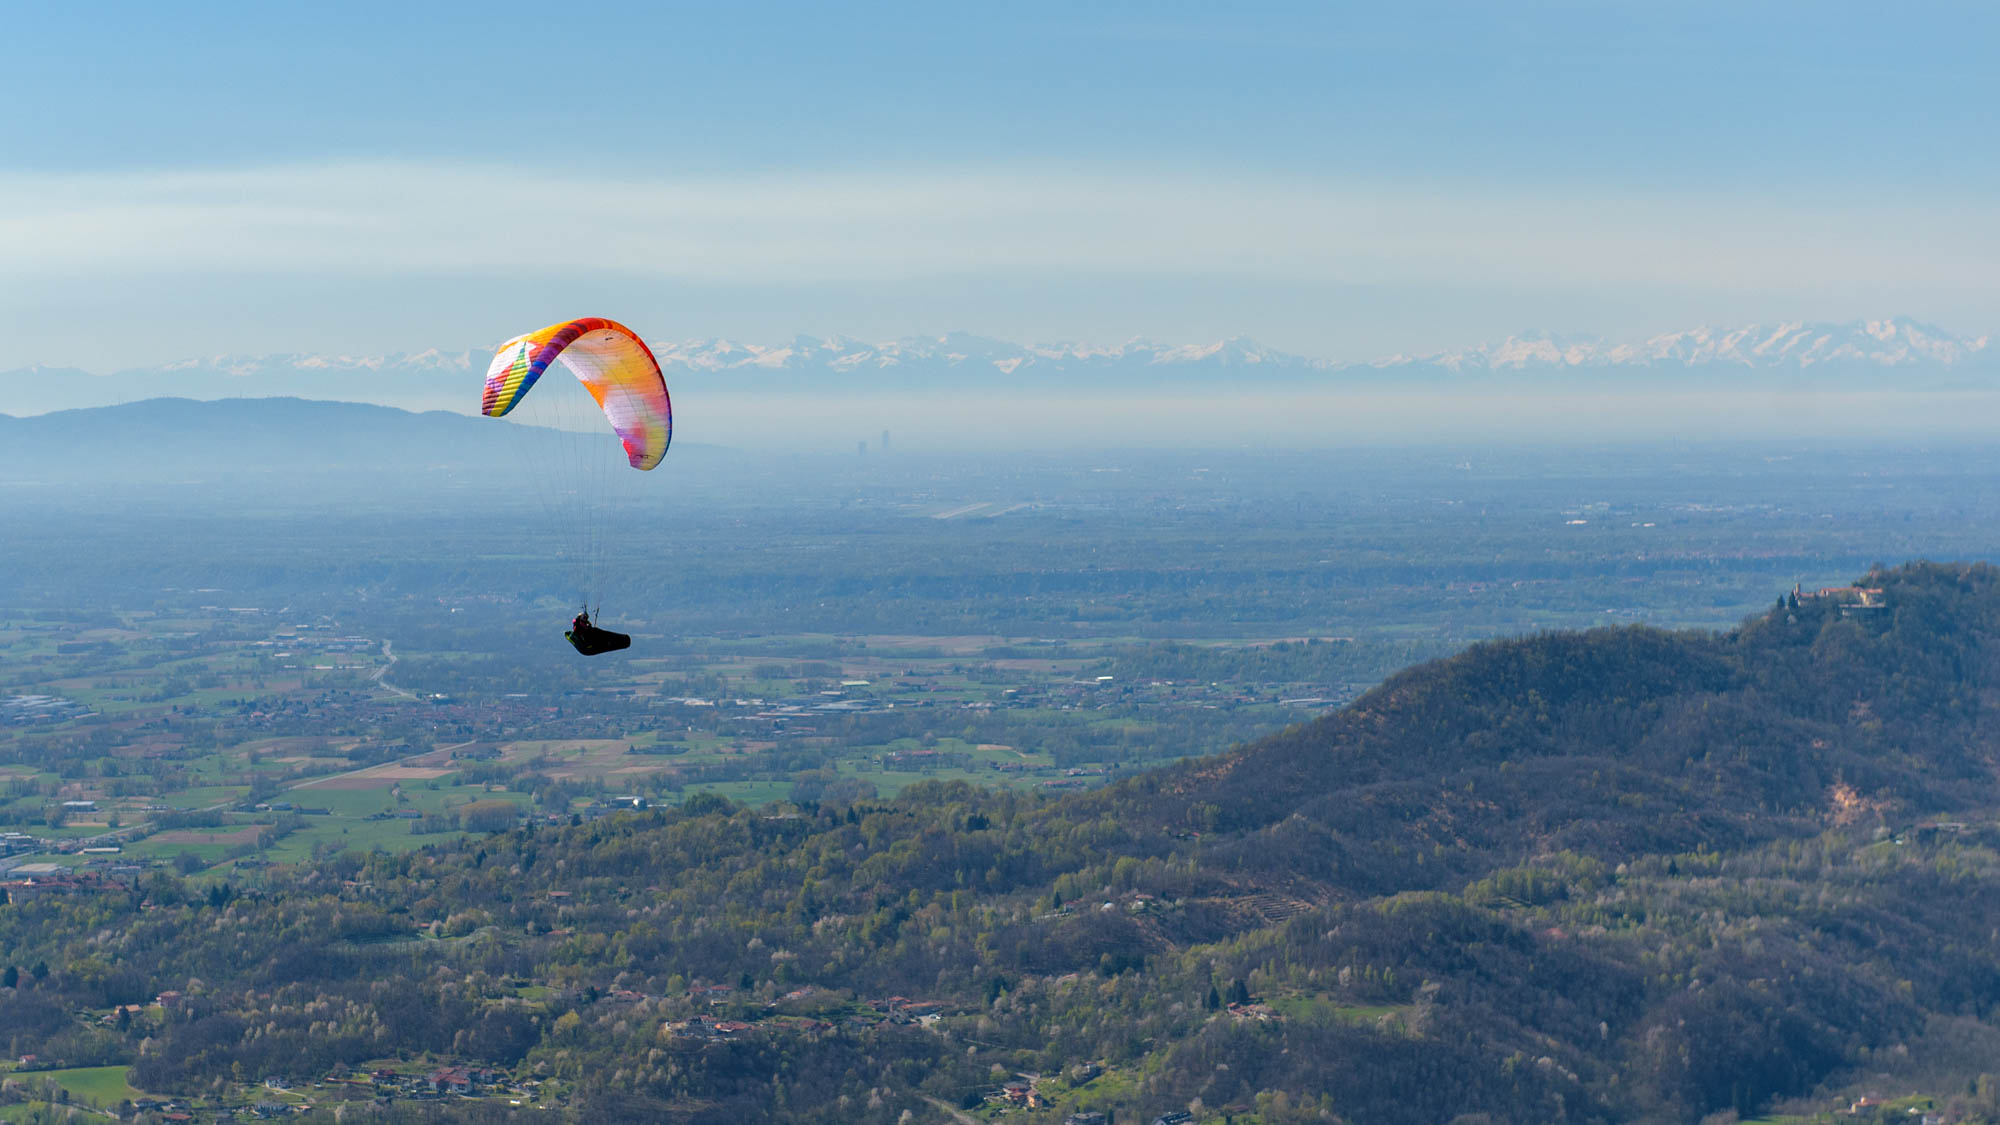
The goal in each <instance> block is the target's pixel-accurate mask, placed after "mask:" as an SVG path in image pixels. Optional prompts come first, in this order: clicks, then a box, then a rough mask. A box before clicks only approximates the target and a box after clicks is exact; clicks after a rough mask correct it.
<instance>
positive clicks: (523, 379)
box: [479, 316, 674, 469]
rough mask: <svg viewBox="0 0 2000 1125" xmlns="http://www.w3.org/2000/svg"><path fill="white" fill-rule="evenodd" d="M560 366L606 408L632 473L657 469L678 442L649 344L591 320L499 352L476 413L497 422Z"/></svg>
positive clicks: (534, 335)
mask: <svg viewBox="0 0 2000 1125" xmlns="http://www.w3.org/2000/svg"><path fill="white" fill-rule="evenodd" d="M557 361H560V362H561V364H562V366H564V367H567V368H568V369H569V370H570V372H571V373H572V374H574V375H575V376H576V377H577V380H578V381H579V382H581V383H582V384H583V385H584V387H585V388H586V389H588V390H589V391H590V397H591V398H593V399H596V400H597V405H598V406H600V407H603V408H604V416H605V418H606V419H608V420H609V421H610V422H611V428H612V429H613V430H616V431H617V433H618V437H619V438H620V439H621V440H622V441H624V443H625V456H626V458H627V459H628V460H630V461H631V462H632V467H633V468H635V469H650V468H652V467H653V466H655V465H657V464H659V463H660V458H662V457H664V456H666V453H667V446H668V445H669V444H671V443H672V441H673V439H674V407H673V403H672V401H670V400H669V399H668V398H667V381H666V378H665V377H664V376H662V375H661V374H660V363H659V361H658V360H656V359H654V358H653V353H652V350H651V349H649V348H648V347H646V343H645V341H643V340H641V339H639V337H638V335H637V334H636V333H634V332H633V331H632V330H631V329H629V328H627V327H625V326H624V325H622V324H620V323H618V322H617V321H615V320H605V319H603V318H601V317H595V316H586V317H583V318H581V319H578V320H570V321H564V322H563V323H561V324H551V325H549V326H548V327H547V328H544V329H542V330H541V331H539V332H530V333H528V334H527V335H526V336H516V337H515V338H513V339H512V340H509V341H507V342H506V343H504V344H502V345H500V350H499V351H498V352H497V353H495V354H494V356H493V363H492V365H491V366H489V367H488V368H487V369H486V394H485V396H484V398H482V399H481V401H480V407H479V412H480V413H481V414H484V415H486V416H487V417H489V418H498V417H501V416H502V415H504V414H506V413H507V412H508V411H510V410H512V409H514V407H515V406H516V405H517V404H518V403H519V402H520V401H521V399H522V398H523V397H525V396H526V395H527V393H528V391H529V390H530V389H532V388H533V387H534V385H535V381H536V380H538V379H540V378H541V377H542V373H543V372H544V371H547V370H548V368H549V364H551V363H555V362H557Z"/></svg>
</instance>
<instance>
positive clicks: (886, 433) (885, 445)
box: [882, 430, 889, 453]
mask: <svg viewBox="0 0 2000 1125" xmlns="http://www.w3.org/2000/svg"><path fill="white" fill-rule="evenodd" d="M882 452H884V453H887V452H889V431H887V430H883V431H882Z"/></svg>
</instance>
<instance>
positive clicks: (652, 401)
mask: <svg viewBox="0 0 2000 1125" xmlns="http://www.w3.org/2000/svg"><path fill="white" fill-rule="evenodd" d="M551 366H555V367H560V368H563V369H565V370H567V371H568V372H569V373H570V374H571V375H574V376H575V377H576V380H577V382H578V383H580V384H582V386H583V389H584V390H585V391H588V392H589V395H590V400H591V403H593V404H594V407H595V410H594V412H593V419H594V421H593V422H592V424H586V422H585V420H584V419H581V418H567V417H563V416H561V415H559V414H558V415H555V416H553V418H552V420H550V421H547V422H545V423H544V425H546V426H547V427H548V433H549V434H550V435H552V436H553V437H555V438H556V439H559V440H562V441H565V442H568V443H571V444H572V445H573V446H574V448H573V449H571V450H570V451H568V452H566V453H565V454H564V455H563V456H562V457H560V458H552V459H551V460H550V463H549V464H548V465H545V466H539V467H537V471H536V472H534V473H533V474H531V475H533V476H534V477H536V478H537V482H536V483H537V485H538V486H540V487H542V488H544V489H546V490H547V491H545V493H544V503H545V504H547V506H549V507H550V508H551V509H552V510H553V511H554V512H555V513H557V514H558V515H560V516H562V517H563V518H564V519H566V520H568V521H569V522H570V523H571V525H572V526H571V527H570V528H569V529H568V530H566V531H565V533H564V536H563V540H562V542H561V544H560V545H561V547H562V549H563V551H564V552H565V554H566V555H568V556H569V557H571V558H573V559H574V560H576V561H577V562H578V564H579V565H578V571H579V577H578V583H577V584H578V585H579V586H580V587H581V590H580V591H579V592H580V593H581V595H582V598H583V603H584V607H585V609H584V612H582V613H579V614H577V615H576V618H575V619H574V620H573V621H571V622H570V628H569V630H568V631H567V632H565V633H564V634H563V636H564V637H565V638H566V639H567V640H568V641H569V643H570V644H571V645H572V646H574V647H575V648H576V650H577V651H578V652H580V653H582V654H583V655H585V656H596V655H599V654H601V653H606V652H614V651H616V650H618V649H622V648H628V647H630V646H631V644H632V638H631V637H629V636H627V635H625V634H623V633H614V632H612V631H610V630H608V629H602V628H599V627H598V626H597V625H596V624H595V623H593V622H592V621H591V618H590V607H591V605H592V602H591V595H592V594H593V593H594V592H595V591H594V589H593V588H592V587H593V586H594V582H595V578H594V575H592V574H591V573H590V571H589V566H588V565H587V564H588V563H589V561H590V560H591V559H592V558H593V557H594V555H595V554H597V553H598V552H599V551H600V549H601V546H602V542H601V540H602V535H603V527H604V524H605V523H606V522H607V521H606V520H604V519H602V518H599V515H598V513H597V512H596V511H595V510H594V507H593V506H594V505H599V504H601V503H602V502H603V500H602V496H603V494H604V492H605V491H606V490H605V489H603V488H601V487H594V486H590V485H586V484H585V482H584V481H583V480H581V479H580V478H578V479H570V480H566V481H558V482H555V483H553V484H551V483H549V482H548V481H547V480H546V479H543V478H548V477H553V476H557V475H565V474H566V475H569V476H571V477H577V475H578V474H580V473H582V472H583V471H585V470H586V469H591V468H597V469H601V468H602V466H603V464H604V460H605V453H606V452H607V451H605V450H604V449H603V448H602V447H603V445H605V444H608V443H606V442H605V439H604V438H603V436H602V434H603V423H605V422H608V423H610V426H611V430H612V432H613V433H614V434H616V435H617V437H618V440H619V442H620V444H621V445H622V449H623V452H624V454H625V461H626V463H627V464H628V465H630V466H631V467H632V468H634V469H639V470H642V471H644V470H650V469H652V468H654V467H655V466H657V465H658V464H659V463H660V459H661V458H662V457H664V456H666V453H667V447H668V446H669V445H670V444H672V442H673V436H674V410H673V403H672V401H671V400H670V399H669V398H668V396H667V383H666V378H665V376H664V375H662V374H661V372H660V363H659V361H658V360H657V359H655V358H654V357H653V352H652V349H650V348H648V347H647V346H646V342H645V341H644V340H641V339H640V338H639V336H638V334H637V333H635V332H633V331H632V330H631V329H629V328H627V327H625V326H624V325H622V324H620V323H618V322H617V321H615V320H605V319H603V318H602V317H594V316H587V317H580V318H578V319H576V320H567V321H564V322H562V323H560V324H551V325H549V326H548V327H547V328H543V329H541V330H539V331H536V332H530V333H527V334H526V335H522V336H516V337H514V338H513V339H511V340H509V341H507V342H506V343H504V344H502V345H500V349H499V350H498V351H497V352H496V353H494V356H493V362H492V364H490V365H489V366H488V367H487V369H486V389H485V393H484V395H483V396H482V397H481V399H480V406H479V412H480V413H481V414H483V415H485V416H487V417H489V418H502V417H505V416H506V415H507V414H508V413H509V412H511V411H513V410H514V408H515V407H517V406H519V405H521V404H522V402H523V401H525V400H527V399H528V397H529V392H531V391H532V390H534V388H535V386H536V384H537V383H538V382H539V381H540V380H541V378H542V376H543V375H544V374H545V373H546V372H548V370H549V368H550V367H551ZM566 395H568V396H574V392H573V388H572V389H571V390H570V391H567V392H565V391H563V390H562V389H561V388H544V390H543V392H542V393H541V394H539V395H537V396H535V401H536V402H538V403H542V402H547V403H551V404H557V405H559V404H560V403H561V402H562V401H563V399H564V397H565V396H566ZM574 397H578V398H580V396H574ZM589 405H590V404H585V408H586V409H588V408H589ZM596 412H601V414H602V418H601V419H595V414H596ZM533 445H534V443H533V442H529V443H528V446H533ZM558 461H560V462H561V463H560V464H558V463H557V462H558Z"/></svg>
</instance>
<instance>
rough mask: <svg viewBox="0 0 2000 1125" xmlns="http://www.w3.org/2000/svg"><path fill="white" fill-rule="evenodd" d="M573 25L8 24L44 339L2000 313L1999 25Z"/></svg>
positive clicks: (28, 314) (78, 356)
mask: <svg viewBox="0 0 2000 1125" xmlns="http://www.w3.org/2000/svg"><path fill="white" fill-rule="evenodd" d="M572 11H573V10H572V9H568V8H560V7H557V6H552V5H546V4H543V5H510V4H505V3H492V2H482V3H478V4H463V5H460V4H421V3H408V2H404V3H397V4H365V3H346V4H341V5H292V4H265V3H255V4H241V5H228V4H199V3H189V4H175V5H159V4H152V3H147V4H138V3H132V4H126V3H110V4H98V5H88V6H86V5H77V4H68V3H47V4H33V3H30V4H24V5H13V6H10V9H9V37H10V41H11V43H12V45H13V49H12V50H11V51H10V58H9V62H10V67H9V74H8V79H7V84H8V87H9V93H8V100H9V103H10V108H9V111H8V112H7V113H5V114H0V153H4V154H5V155H4V157H0V261H4V262H5V263H7V266H8V269H7V270H6V272H5V279H4V281H0V310H4V312H0V328H4V329H5V330H6V332H7V333H8V334H9V336H10V338H11V339H12V341H13V347H12V349H11V350H12V351H13V354H15V355H16V356H18V357H19V358H20V359H21V361H22V362H41V363H50V364H61V365H74V366H82V367H86V368H91V369H95V370H106V369H110V368H114V367H118V366H121V365H135V364H142V363H152V362H159V361H163V360H168V359H173V358H177V357H179V356H184V355H190V354H197V353H209V352H218V351H292V350H315V351H319V350H337V351H345V352H376V351H386V350H396V349H405V348H419V347H429V346H451V347H465V346H471V345H477V344H486V343H492V342H496V341H497V340H498V339H500V338H504V337H506V336H508V335H511V334H513V333H515V332H517V331H520V330H522V329H524V328H526V327H533V326H537V325H540V324H543V323H547V322H550V321H553V320H556V319H559V318H562V317H567V316H573V315H580V314H583V313H599V314H603V315H610V316H615V317H618V318H619V319H622V320H625V321H627V322H628V323H632V324H633V325H634V326H636V327H640V328H641V329H642V330H643V331H645V332H647V333H648V334H649V335H654V336H659V337H670V338H682V337H695V336H710V335H726V336H734V337H743V338H750V339H760V340H775V339H781V338H786V337H789V336H791V335H793V334H795V333H798V332H808V333H815V334H822V335H824V334H833V333H845V334H849V335H856V336H862V337H868V338H886V337H892V336H897V335H904V334H914V333H941V332H946V331H952V330H965V331H972V332H978V333H983V334H988V335H995V336H1002V337H1006V338H1011V339H1021V340H1052V339H1080V340H1086V341H1092V342H1112V341H1116V340H1121V339H1125V338H1128V337H1131V336H1135V335H1144V336H1150V337H1154V338H1159V339H1165V340H1171V341H1177V342H1178V341H1188V340H1201V339H1211V338H1215V337H1220V336H1225V335H1236V334H1247V335H1251V336H1255V337H1257V338H1259V339H1261V340H1263V341H1264V342H1266V343H1268V344H1271V345H1274V346H1277V347H1280V348H1284V349H1287V350H1291V351H1296V352H1303V353H1307V354H1316V355H1326V356H1332V357H1337V358H1344V359H1364V358H1371V357H1374V356H1377V355H1380V354H1384V353H1388V352H1397V351H1402V352H1421V351H1429V350H1435V349H1439V348H1445V347H1451V346H1457V345H1462V344H1469V343H1473V342H1477V341H1479V340H1482V339H1487V338H1490V337H1493V336H1497V335H1501V334H1504V333H1507V332H1510V331H1517V330H1521V329H1527V328H1548V329H1553V330H1556V331H1563V332H1597V333H1602V334H1606V335H1611V336H1631V335H1637V334H1640V333H1644V332H1649V331H1656V330H1665V329H1671V328H1679V327H1687V326H1691V325H1693V324H1697V323H1704V322H1706V323H1733V322H1738V321H1751V320H1774V319H1793V318H1826V319H1845V318H1851V317H1858V316H1867V315H1886V314H1908V315H1914V316H1916V317H1919V318H1921V319H1927V320H1931V321H1934V322H1937V323H1939V324H1941V325H1942V326H1944V327H1946V328H1948V329H1953V330H1957V331H1963V332H1974V333H1978V332H1986V331H1990V330H1993V329H1994V328H1996V327H2000V325H1996V324H1995V323H1994V321H1995V319H1996V318H1995V316H1994V314H1993V312H1992V310H1993V309H1994V308H1995V307H1996V302H1995V299H1996V298H1997V297H2000V146H1995V145H1994V144H1993V143H1992V138H1993V137H1994V136H1995V135H2000V120H1996V119H2000V109H1997V108H1996V107H2000V68H1996V67H1994V66H1993V65H1992V60H1993V59H1994V58H1995V57H2000V7H1996V6H1994V5H1991V4H1986V3H1978V4H1975V3H1965V4H1913V5H1897V6H1893V7H1890V6H1883V5H1859V4H1844V3H1826V2H1814V3H1796V4H1794V3H1743V2H1742V0H1736V2H1731V3H1718V4H1698V3H1673V4H1665V3H1655V2H1647V3H1606V2H1594V3H1576V4H1554V3H1543V4H1535V3H1518V4H1491V3H1466V4H1413V3H1396V4H1386V3H1383V4H1367V5H1339V4H1305V5H1283V4H1264V5H1252V4H1228V5H1221V4H1216V5H1195V4H1180V3H1163V2H1159V0H1152V2H1145V3H1132V4H1122V3H1092V2H1087V0H1068V2H1064V3H1056V4H1046V5H1043V4H1025V3H1010V4H1005V5H999V4H995V5H971V4H938V3H926V4H912V5H907V6H898V5H888V4H869V5H866V6H855V5H825V4H801V5H775V4H767V5H757V4H732V5H720V4H702V5H698V6H696V5H690V6H686V7H683V8H673V7H670V6H666V5H660V4H645V5H634V6H631V7H629V8H626V9H624V10H620V9H619V8H618V7H616V6H599V7H598V8H597V9H596V10H595V12H594V13H592V14H591V15H589V16H582V15H575V14H572Z"/></svg>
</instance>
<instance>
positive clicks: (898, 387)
mask: <svg viewBox="0 0 2000 1125" xmlns="http://www.w3.org/2000/svg"><path fill="white" fill-rule="evenodd" d="M651 345H652V347H653V350H654V354H655V355H657V356H658V357H659V360H660V363H661V366H662V367H663V368H664V369H665V370H666V371H667V374H668V379H669V383H670V385H673V386H675V387H676V389H677V390H680V391H702V392H756V391H763V390H774V391H775V390H785V391H800V390H841V391H860V390H867V389H879V390H883V391H894V392H896V393H910V392H921V391H925V390H968V389H978V388H991V389H996V390H998V389H1006V388H1010V387H1016V386H1020V385H1022V384H1024V383H1026V384H1040V385H1042V386H1046V387H1048V388H1050V389H1055V388H1062V389H1068V390H1086V391H1087V390H1089V389H1091V388H1092V386H1093V385H1096V386H1100V387H1103V388H1105V389H1111V388H1113V387H1116V388H1119V389H1127V390H1129V389H1132V388H1134V387H1139V386H1154V385H1169V384H1177V383H1185V384H1194V383H1205V384H1211V385H1212V383H1213V381H1214V380H1216V379H1218V378H1225V379H1227V380H1229V382H1230V384H1231V386H1232V387H1252V386H1257V385H1263V384H1275V385H1283V386H1287V387H1298V386H1301V385H1311V386H1323V387H1337V386H1341V385H1352V384H1366V385H1368V386H1370V387H1374V388H1389V387H1394V386H1397V385H1402V384H1408V385H1413V386H1427V385H1430V384H1431V383H1432V382H1433V381H1437V380H1463V379H1470V378H1489V379H1490V378H1522V377H1540V378H1543V379H1564V380H1576V379H1584V380H1588V381H1589V382H1590V383H1591V385H1593V386H1597V387H1600V388H1603V389H1618V388H1629V389H1640V388H1644V387H1652V386H1660V385H1668V384H1672V383H1678V382H1681V381H1684V380H1689V379H1695V378H1699V379H1703V380H1708V381H1710V382H1715V381H1724V382H1727V383H1730V384H1737V385H1744V386H1755V385H1762V384H1765V383H1773V384H1776V385H1783V386H1788V387H1789V386H1800V385H1806V386H1815V385H1838V386H1842V387H1854V386H1882V387H1895V388H1902V389H1949V388H1959V387H1996V388H2000V358H1996V353H1995V350H1994V349H1993V348H1992V347H1991V337H1989V336H1979V337H1965V336H1957V335H1954V334H1952V333H1949V332H1946V331H1944V330H1943V329H1940V328H1936V327H1933V326H1931V325H1927V324H1923V323H1920V322H1917V321H1913V320H1909V319H1903V318H1897V319H1885V320H1867V321H1854V322H1849V323H1838V324H1835V323H1788V324H1772V325H1748V326H1744V327H1738V328H1729V329H1712V328H1695V329H1689V330H1687V331H1682V332H1670V333H1665V334H1662V335H1658V336H1653V337H1651V338H1648V339H1645V340H1641V341H1637V342H1622V343H1619V342H1610V341H1606V340H1603V339H1600V338H1596V337H1587V336H1557V335H1552V334H1548V333H1530V334H1527V335H1522V336H1510V337H1508V338H1507V339H1505V340H1502V341H1499V342H1497V343H1491V344H1483V345H1480V346H1478V347H1472V348H1464V349H1460V350H1456V351H1447V352H1439V353H1435V354H1431V355H1424V356H1390V357H1387V358H1383V359H1378V360H1375V361H1372V362H1368V363H1341V362H1335V361H1331V360H1326V359H1316V358H1311V357H1307V356H1300V355H1294V354H1290V353H1286V352H1281V351H1277V350H1275V349H1271V348H1267V347H1264V346H1263V345H1261V344H1258V343H1256V342H1255V341H1252V340H1248V339H1244V338H1241V337H1236V338H1232V339H1228V340H1222V341H1219V342H1216V343H1212V344H1199V345H1195V344H1180V345H1170V344H1160V343H1155V342H1152V341H1148V340H1131V341H1128V342H1126V343H1123V344H1115V345H1109V346H1101V345H1091V344H1074V343H1065V344H1015V343H1010V342H1007V341H1003V340H994V339H989V338H986V337H981V336H973V335H968V334H965V333H952V334H948V335H944V336H922V337H906V338H904V339H901V340H895V341H891V342H888V343H874V344H871V343H865V342H862V341H859V340H853V339H849V338H846V337H839V336H836V337H831V338H827V339H819V338H815V337H811V336H800V337H797V338H795V339H793V340H791V341H789V342H787V343H783V344H748V343H738V342H735V341H730V340H720V339H698V340H684V341H667V340H660V341H652V342H651ZM491 355H492V352H491V350H490V349H487V348H468V349H456V350H441V349H430V350H426V351H421V352H409V353H398V354H392V355H382V356H349V355H321V354H276V355H216V356H207V357H201V358H194V359H186V360H180V361H177V362H174V363H168V364H163V365H160V366H157V367H150V368H142V369H137V370H131V371H123V372H118V373H116V374H113V375H102V376H99V375H91V374H88V373H85V372H82V371H76V370H71V369H59V368H49V367H33V368H24V369H20V370H17V371H12V372H6V373H0V414H15V415H21V414H35V413H42V412H45V411H49V410H58V409H66V408H72V407H83V406H101V405H107V404H110V403H116V402H128V401H133V400H135V399H140V398H154V397H161V396H180V397H186V398H197V399H204V398H232V397H263V396H275V395H293V396H298V397H306V398H325V399H340V400H347V401H358V402H375V403H382V404H385V405H392V406H400V407H404V408H406V409H455V410H464V409H465V408H466V406H467V403H468V401H477V393H476V389H475V390H474V391H473V392H470V393H468V392H467V391H466V386H467V385H468V383H469V382H471V383H473V384H475V386H476V380H477V379H478V377H479V375H481V374H482V373H483V372H484V371H485V368H486V363H487V360H488V359H489V358H490V357H491Z"/></svg>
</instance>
